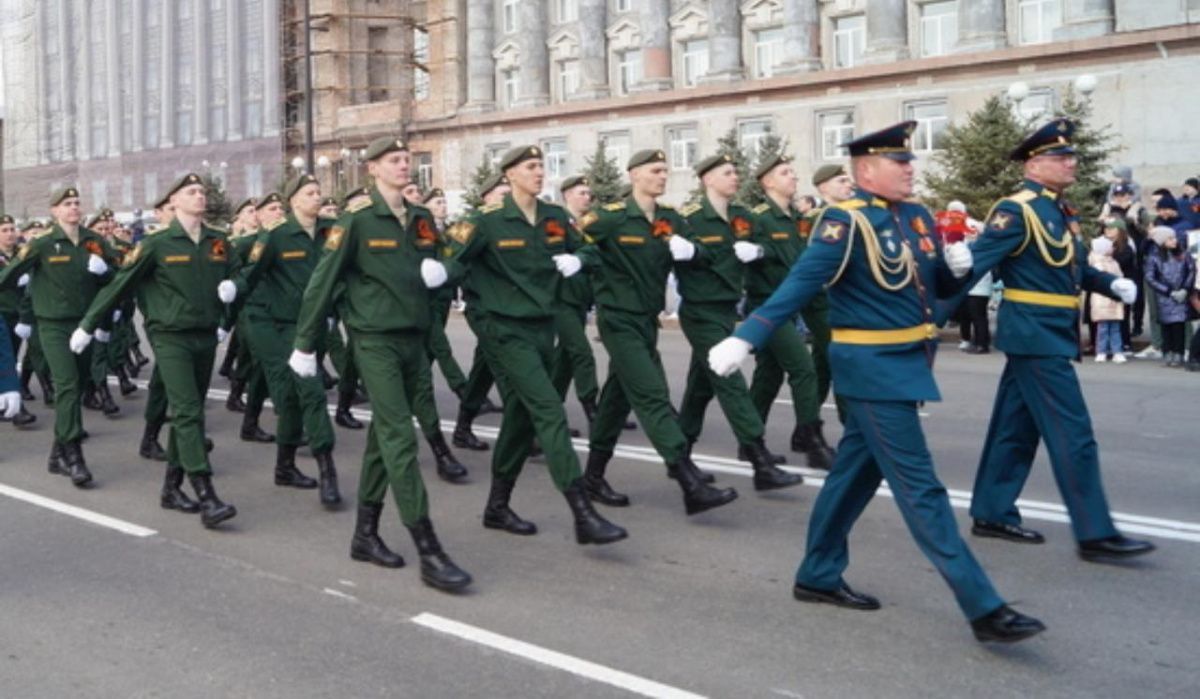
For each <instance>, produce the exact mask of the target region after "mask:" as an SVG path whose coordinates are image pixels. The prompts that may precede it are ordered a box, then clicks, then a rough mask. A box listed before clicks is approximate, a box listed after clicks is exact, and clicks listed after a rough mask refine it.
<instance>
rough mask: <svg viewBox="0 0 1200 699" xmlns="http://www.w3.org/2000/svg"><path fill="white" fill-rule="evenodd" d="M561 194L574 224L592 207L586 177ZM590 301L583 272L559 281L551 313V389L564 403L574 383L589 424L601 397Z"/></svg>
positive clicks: (564, 185) (567, 182) (573, 179)
mask: <svg viewBox="0 0 1200 699" xmlns="http://www.w3.org/2000/svg"><path fill="white" fill-rule="evenodd" d="M560 191H561V192H562V196H563V204H564V206H565V207H566V209H567V213H569V214H570V215H571V223H572V224H573V225H574V224H575V223H576V222H578V221H579V220H580V219H581V218H583V216H584V215H585V214H586V213H587V211H588V209H590V208H592V188H591V185H590V184H588V179H587V178H586V177H584V176H582V175H576V176H574V177H568V178H567V179H565V180H563V183H562V187H561V189H560ZM592 300H593V299H592V282H591V280H590V279H589V275H588V274H587V273H586V272H584V273H583V274H576V275H574V276H571V277H569V278H566V279H563V280H562V281H561V282H559V287H558V303H557V304H556V306H555V311H554V331H555V334H556V335H557V337H558V344H557V345H556V346H555V348H554V362H553V368H552V370H551V373H550V376H551V378H552V380H553V382H554V388H555V389H556V390H557V391H558V395H559V397H560V398H562V399H563V400H566V397H567V388H568V387H570V385H571V381H572V380H574V381H575V397H576V398H578V399H579V405H580V406H582V407H583V414H584V415H585V416H586V417H587V421H588V424H591V422H592V420H594V419H595V418H596V401H597V399H599V397H600V386H599V385H598V384H597V382H596V357H595V356H594V355H593V354H592V344H591V342H589V341H588V337H587V314H588V309H589V308H591V306H592ZM572 436H579V435H578V434H573V435H572Z"/></svg>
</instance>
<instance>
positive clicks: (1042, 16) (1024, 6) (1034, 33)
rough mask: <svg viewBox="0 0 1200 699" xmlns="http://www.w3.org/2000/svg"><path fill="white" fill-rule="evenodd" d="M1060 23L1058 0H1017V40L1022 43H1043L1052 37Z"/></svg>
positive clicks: (1060, 6) (1060, 14) (1060, 11)
mask: <svg viewBox="0 0 1200 699" xmlns="http://www.w3.org/2000/svg"><path fill="white" fill-rule="evenodd" d="M1060 24H1062V5H1061V3H1060V2H1059V0H1019V2H1018V3H1017V34H1018V37H1017V40H1018V41H1019V42H1020V43H1022V44H1044V43H1046V42H1047V41H1050V40H1051V39H1053V38H1054V30H1055V28H1057V27H1058V26H1059V25H1060Z"/></svg>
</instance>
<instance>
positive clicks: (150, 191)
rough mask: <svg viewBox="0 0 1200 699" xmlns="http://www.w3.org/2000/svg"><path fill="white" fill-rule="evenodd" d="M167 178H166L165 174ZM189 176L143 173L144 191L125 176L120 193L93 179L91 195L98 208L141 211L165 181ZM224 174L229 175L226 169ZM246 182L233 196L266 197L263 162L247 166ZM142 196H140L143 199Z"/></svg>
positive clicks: (57, 184)
mask: <svg viewBox="0 0 1200 699" xmlns="http://www.w3.org/2000/svg"><path fill="white" fill-rule="evenodd" d="M164 174H165V175H166V176H165V177H164V176H163V175H164ZM183 174H185V172H184V171H182V170H180V171H177V172H173V173H160V172H143V173H142V190H141V192H135V191H134V182H135V181H134V177H133V175H123V176H122V177H121V182H120V190H119V192H116V191H111V188H110V187H109V186H108V185H109V181H108V179H107V178H98V179H93V180H91V181H90V182H89V183H88V187H89V192H88V193H89V194H91V198H92V199H91V200H92V204H93V206H95V208H100V207H103V206H107V207H110V208H121V209H137V208H145V207H146V206H148V205H149V202H152V201H154V200H156V199H158V197H159V195H160V194H161V193H162V190H161V187H162V186H163V184H164V183H165V182H171V181H174V180H176V179H178V178H179V177H180V176H181V175H183ZM221 174H222V175H227V174H228V173H225V172H224V170H222V171H221ZM242 175H243V178H244V179H243V182H244V183H245V185H244V187H245V190H246V191H245V192H244V193H241V192H230V196H231V197H235V198H237V199H239V200H240V199H241V197H258V196H262V194H263V166H262V163H250V164H248V165H246V166H245V167H244V171H243V173H242ZM65 184H66V183H65V182H62V181H55V182H52V183H51V185H50V188H49V190H48V191H51V192H53V191H55V190H57V189H59V188H61V187H63V186H64V185H65ZM139 195H140V196H139Z"/></svg>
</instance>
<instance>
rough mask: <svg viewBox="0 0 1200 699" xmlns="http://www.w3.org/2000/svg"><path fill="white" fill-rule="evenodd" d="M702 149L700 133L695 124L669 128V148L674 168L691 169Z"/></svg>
mask: <svg viewBox="0 0 1200 699" xmlns="http://www.w3.org/2000/svg"><path fill="white" fill-rule="evenodd" d="M699 149H700V133H699V130H698V129H697V128H696V125H695V124H691V125H688V126H672V127H670V128H668V129H667V150H668V153H669V155H670V159H671V169H672V170H691V169H692V168H693V167H694V166H695V165H696V156H697V151H699Z"/></svg>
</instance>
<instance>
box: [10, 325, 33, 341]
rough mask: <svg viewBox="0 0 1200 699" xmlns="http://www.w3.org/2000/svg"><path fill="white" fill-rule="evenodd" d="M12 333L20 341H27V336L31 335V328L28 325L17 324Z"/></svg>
mask: <svg viewBox="0 0 1200 699" xmlns="http://www.w3.org/2000/svg"><path fill="white" fill-rule="evenodd" d="M13 332H14V333H16V334H17V337H19V338H21V339H22V340H28V339H29V336H30V335H32V334H33V326H32V325H30V324H29V323H17V326H16V327H15V328H13Z"/></svg>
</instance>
